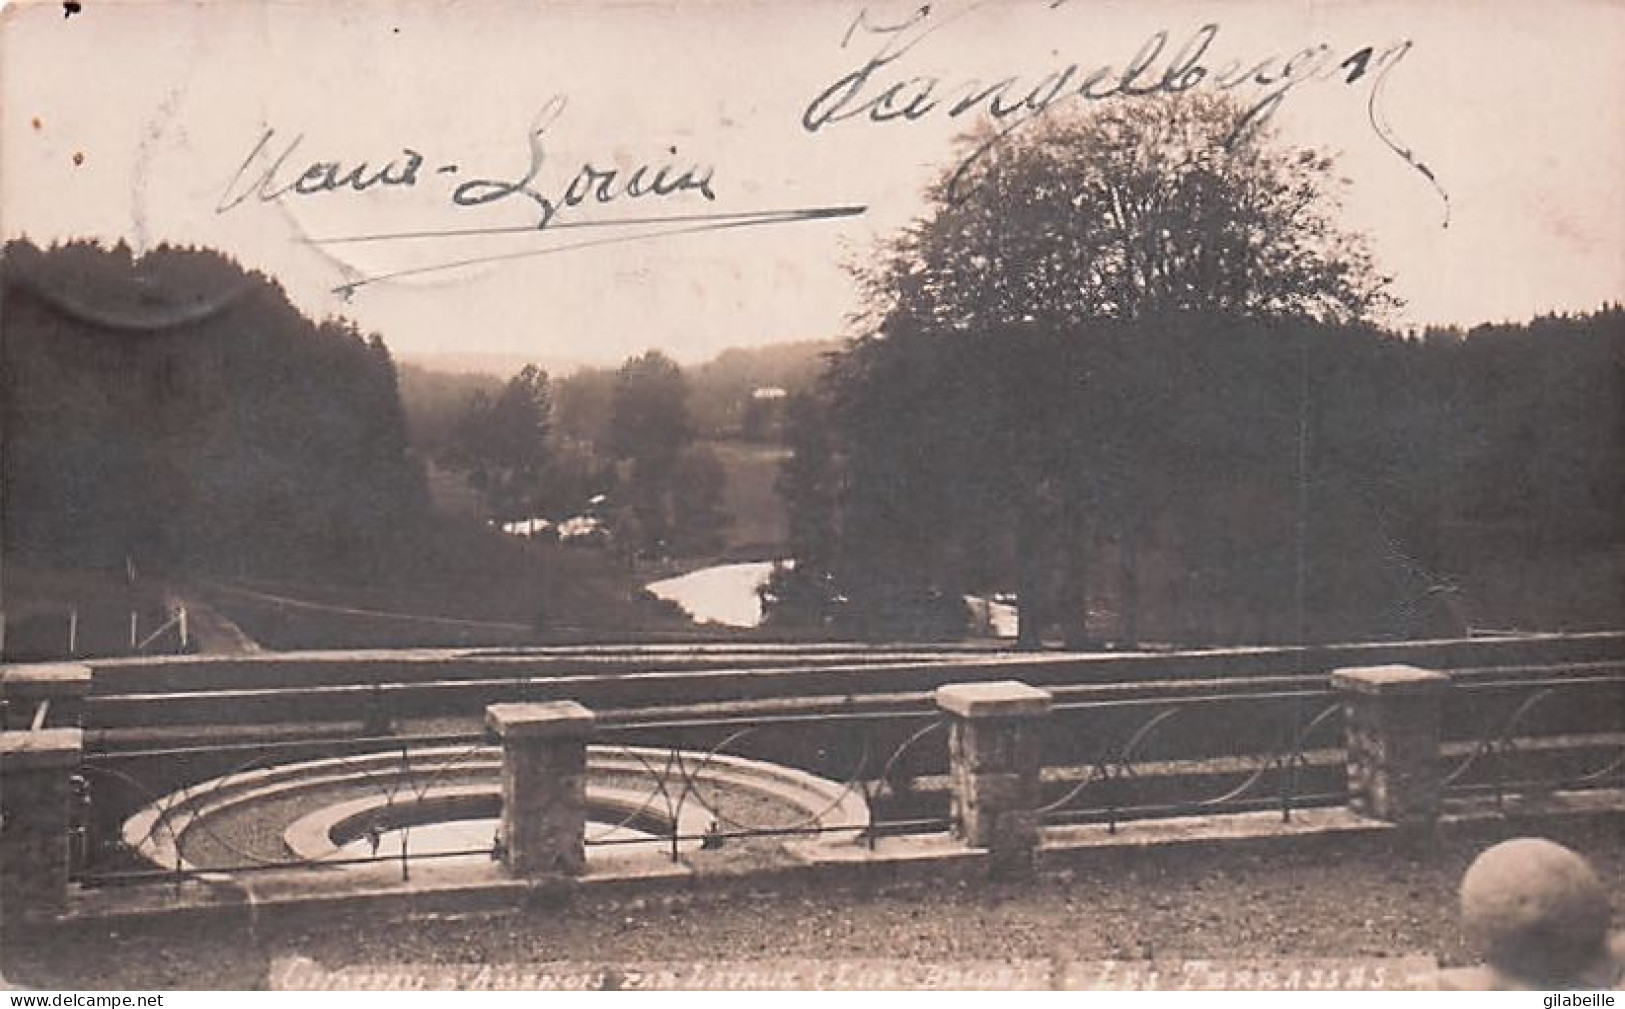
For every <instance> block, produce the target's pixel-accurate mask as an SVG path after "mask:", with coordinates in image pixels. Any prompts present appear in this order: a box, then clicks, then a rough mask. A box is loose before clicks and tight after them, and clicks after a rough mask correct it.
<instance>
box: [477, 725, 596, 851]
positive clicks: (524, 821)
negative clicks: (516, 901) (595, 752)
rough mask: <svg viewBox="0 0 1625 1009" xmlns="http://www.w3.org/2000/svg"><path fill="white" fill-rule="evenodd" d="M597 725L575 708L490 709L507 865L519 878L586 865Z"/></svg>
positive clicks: (489, 726) (488, 726) (490, 726)
mask: <svg viewBox="0 0 1625 1009" xmlns="http://www.w3.org/2000/svg"><path fill="white" fill-rule="evenodd" d="M595 721H596V719H595V717H594V716H593V713H592V712H591V711H589V710H587V709H586V708H584V707H582V706H581V705H579V704H577V703H576V702H574V701H550V702H547V703H544V704H492V705H490V706H489V707H487V708H486V709H485V724H486V727H487V728H489V729H490V730H492V731H493V732H495V733H496V735H497V736H498V738H500V739H501V741H502V841H503V845H504V852H503V861H504V863H505V864H506V866H507V868H508V871H509V872H511V873H513V874H514V875H516V876H543V875H550V874H561V873H562V874H568V875H575V874H579V873H580V872H581V871H582V869H583V868H584V867H585V866H586V847H585V841H586V825H587V739H588V737H589V736H591V735H592V731H593V726H594V723H595Z"/></svg>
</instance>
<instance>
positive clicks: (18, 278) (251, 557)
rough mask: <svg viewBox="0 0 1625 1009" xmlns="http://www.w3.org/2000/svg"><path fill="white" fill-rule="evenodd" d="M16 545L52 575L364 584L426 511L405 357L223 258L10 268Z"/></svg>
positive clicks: (8, 262)
mask: <svg viewBox="0 0 1625 1009" xmlns="http://www.w3.org/2000/svg"><path fill="white" fill-rule="evenodd" d="M3 283H4V313H5V314H4V365H5V370H4V373H5V379H4V391H5V397H4V477H5V485H4V507H5V512H4V518H5V526H4V535H5V543H4V545H5V550H6V552H7V554H8V555H10V556H12V557H14V558H17V559H20V560H22V561H24V562H25V563H32V564H38V565H41V566H47V567H72V568H94V567H122V566H123V565H125V564H126V562H127V561H131V562H134V563H135V564H136V565H137V566H138V567H139V568H140V569H141V570H142V571H148V572H150V571H158V572H182V571H190V572H224V573H230V574H259V575H298V576H312V575H315V576H321V575H326V574H333V573H338V572H344V573H346V574H348V575H352V576H364V575H365V574H366V573H367V572H369V571H371V570H373V569H375V568H376V567H377V566H378V565H379V564H380V563H382V561H383V559H384V558H385V557H386V556H387V555H388V554H389V553H390V552H391V551H392V550H393V549H394V548H395V547H396V546H397V545H398V544H400V543H402V542H409V541H410V539H411V537H412V536H413V535H414V529H415V528H416V524H417V523H418V522H419V521H421V519H422V517H423V514H424V511H425V509H426V503H425V495H424V490H423V480H422V474H421V471H420V469H419V467H418V465H417V464H416V462H415V461H414V459H413V458H412V457H411V455H410V454H409V452H408V448H407V441H406V431H405V423H404V420H403V417H402V413H401V406H400V396H399V390H398V388H397V384H396V373H395V366H394V362H393V361H392V360H391V358H390V354H389V351H388V349H387V348H386V347H385V346H384V344H383V342H382V340H380V339H379V338H378V337H376V336H372V337H365V336H363V335H362V334H361V333H359V332H358V331H357V330H356V329H355V327H354V326H353V325H351V324H350V323H348V322H344V321H340V320H334V319H330V320H327V321H325V322H321V323H316V322H312V321H311V320H309V319H307V318H305V317H304V316H303V315H301V314H300V313H299V311H298V310H297V309H295V308H294V307H293V305H292V304H291V303H290V302H289V301H288V299H287V297H286V295H285V294H284V293H283V291H282V290H281V288H280V287H279V286H278V285H277V284H276V283H275V282H274V281H272V280H270V279H268V278H266V277H265V276H263V275H261V274H258V273H253V272H250V271H247V270H245V269H244V268H242V267H241V266H239V265H238V264H236V263H235V262H233V261H231V260H230V259H228V258H227V257H225V256H223V255H221V254H219V253H216V252H212V251H206V250H196V249H180V248H172V247H160V248H158V249H155V250H153V251H152V252H149V253H147V254H145V255H143V256H140V257H134V256H132V255H131V253H130V251H129V249H128V248H126V247H125V246H123V245H122V244H121V245H119V246H117V247H115V248H113V249H106V248H103V247H101V246H99V245H96V244H93V243H88V242H74V243H70V244H67V245H62V246H54V247H52V248H50V249H48V250H41V249H39V248H37V247H35V246H34V245H32V244H30V243H28V242H26V241H18V242H13V243H11V244H9V245H8V246H7V247H6V249H5V256H4V280H3Z"/></svg>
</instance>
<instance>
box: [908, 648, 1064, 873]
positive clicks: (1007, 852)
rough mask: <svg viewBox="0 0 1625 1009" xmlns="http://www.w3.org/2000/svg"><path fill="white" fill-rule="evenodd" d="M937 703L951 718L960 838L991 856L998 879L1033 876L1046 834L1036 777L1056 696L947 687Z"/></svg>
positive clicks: (1012, 683)
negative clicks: (1028, 873) (1011, 875)
mask: <svg viewBox="0 0 1625 1009" xmlns="http://www.w3.org/2000/svg"><path fill="white" fill-rule="evenodd" d="M936 700H937V707H938V708H941V709H942V710H943V711H945V712H947V714H948V716H949V725H948V770H949V776H950V780H951V781H952V788H953V793H952V802H953V815H954V830H955V833H956V834H957V836H958V837H959V838H960V840H962V841H964V842H965V843H966V844H968V845H970V846H972V847H976V848H986V849H988V853H989V854H990V856H991V857H992V860H993V868H994V871H995V872H1001V873H1021V872H1025V871H1028V870H1030V869H1031V868H1032V864H1033V857H1034V854H1035V853H1036V852H1037V849H1038V844H1039V840H1040V837H1041V834H1042V832H1043V822H1042V817H1041V816H1040V814H1039V812H1038V808H1039V806H1040V805H1041V802H1040V798H1041V796H1040V792H1041V789H1040V782H1039V774H1040V772H1041V771H1042V770H1043V763H1044V760H1043V745H1042V743H1043V740H1042V731H1043V726H1044V722H1045V720H1046V719H1047V717H1048V715H1049V712H1050V705H1051V702H1052V700H1053V698H1052V696H1051V695H1050V693H1049V691H1047V690H1039V689H1038V688H1037V687H1031V686H1028V685H1027V684H1025V683H1021V682H1019V681H1017V680H999V681H994V682H991V683H951V684H947V685H944V686H941V687H938V688H937V694H936Z"/></svg>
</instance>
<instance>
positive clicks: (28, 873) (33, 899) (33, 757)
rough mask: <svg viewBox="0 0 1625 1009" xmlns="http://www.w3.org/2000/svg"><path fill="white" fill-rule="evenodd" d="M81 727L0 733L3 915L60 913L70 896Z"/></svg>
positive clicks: (0, 888) (0, 904)
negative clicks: (74, 782)
mask: <svg viewBox="0 0 1625 1009" xmlns="http://www.w3.org/2000/svg"><path fill="white" fill-rule="evenodd" d="M81 735H82V734H81V732H80V730H79V729H41V730H39V731H35V732H0V914H3V916H4V918H5V920H6V921H8V922H13V921H17V920H19V919H22V918H30V917H36V916H40V915H50V914H55V913H57V912H60V911H61V910H62V909H63V907H64V905H65V904H66V902H67V896H68V844H69V839H68V827H69V818H70V816H71V815H72V812H71V810H72V808H73V785H72V778H73V776H74V775H75V774H76V773H78V771H79V756H80V752H81V750H82V749H83V743H82V739H81Z"/></svg>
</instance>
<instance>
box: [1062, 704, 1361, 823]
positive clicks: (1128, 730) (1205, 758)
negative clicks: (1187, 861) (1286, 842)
mask: <svg viewBox="0 0 1625 1009" xmlns="http://www.w3.org/2000/svg"><path fill="white" fill-rule="evenodd" d="M1069 725H1071V726H1074V728H1073V729H1072V730H1071V734H1072V735H1074V736H1075V737H1081V738H1083V739H1084V740H1086V743H1085V745H1084V747H1083V748H1084V749H1086V750H1087V752H1086V753H1081V754H1080V756H1081V757H1082V759H1081V760H1079V761H1077V762H1076V763H1075V764H1073V765H1072V766H1069V767H1057V766H1055V763H1054V761H1053V759H1052V761H1051V766H1050V767H1049V768H1048V769H1047V771H1046V774H1045V778H1046V799H1047V801H1046V802H1045V804H1044V806H1043V807H1042V813H1043V815H1044V818H1045V821H1046V822H1047V823H1050V824H1076V823H1104V824H1106V826H1107V829H1108V830H1110V831H1115V830H1116V829H1117V827H1118V825H1119V824H1121V823H1123V822H1124V821H1129V820H1143V819H1150V818H1158V817H1171V816H1189V815H1198V814H1217V813H1237V812H1247V811H1256V810H1269V809H1274V810H1279V811H1280V813H1281V817H1282V819H1283V820H1291V818H1292V815H1293V813H1294V812H1295V811H1297V810H1302V809H1306V808H1312V807H1322V806H1331V805H1340V804H1342V803H1344V802H1346V801H1347V799H1348V789H1347V784H1346V779H1345V775H1344V761H1343V750H1342V706H1341V704H1340V703H1339V701H1338V699H1337V698H1336V696H1335V695H1334V694H1332V693H1331V692H1330V691H1277V692H1270V693H1247V694H1233V695H1217V696H1213V695H1209V696H1194V697H1182V698H1148V699H1130V700H1120V701H1105V702H1081V703H1075V704H1062V705H1057V707H1056V710H1055V715H1054V724H1053V726H1052V729H1051V732H1052V733H1057V732H1060V733H1066V732H1068V730H1067V726H1069ZM1050 749H1051V751H1052V752H1053V751H1054V750H1055V749H1056V747H1053V746H1052V747H1051V748H1050ZM1057 792H1058V793H1059V794H1056V793H1057Z"/></svg>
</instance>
